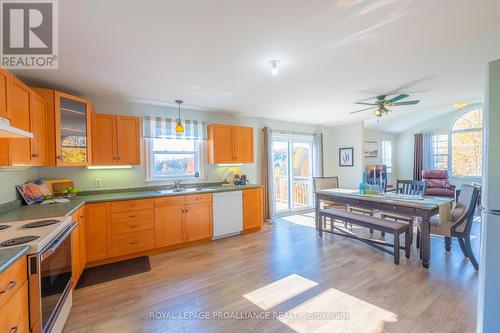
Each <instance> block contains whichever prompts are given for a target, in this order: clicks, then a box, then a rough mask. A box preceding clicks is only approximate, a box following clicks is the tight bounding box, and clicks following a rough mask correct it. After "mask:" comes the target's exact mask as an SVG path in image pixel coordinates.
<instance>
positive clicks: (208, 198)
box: [186, 194, 212, 205]
mask: <svg viewBox="0 0 500 333" xmlns="http://www.w3.org/2000/svg"><path fill="white" fill-rule="evenodd" d="M205 202H212V194H193V195H187V196H186V205H189V204H198V203H205Z"/></svg>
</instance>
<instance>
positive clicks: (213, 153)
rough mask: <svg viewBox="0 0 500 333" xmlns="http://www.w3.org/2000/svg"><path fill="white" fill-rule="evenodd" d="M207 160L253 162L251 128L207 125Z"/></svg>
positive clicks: (215, 162)
mask: <svg viewBox="0 0 500 333" xmlns="http://www.w3.org/2000/svg"><path fill="white" fill-rule="evenodd" d="M208 162H209V163H211V164H220V163H227V164H235V163H254V146H253V128H252V127H242V126H231V125H219V124H212V125H209V126H208Z"/></svg>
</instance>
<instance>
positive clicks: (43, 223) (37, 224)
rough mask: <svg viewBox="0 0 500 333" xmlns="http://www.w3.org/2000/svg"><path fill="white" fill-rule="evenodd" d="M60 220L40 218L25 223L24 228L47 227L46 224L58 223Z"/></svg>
mask: <svg viewBox="0 0 500 333" xmlns="http://www.w3.org/2000/svg"><path fill="white" fill-rule="evenodd" d="M58 222H59V221H58V220H40V221H35V222H31V223H28V224H25V225H23V228H38V227H45V226H46V225H51V224H55V223H58Z"/></svg>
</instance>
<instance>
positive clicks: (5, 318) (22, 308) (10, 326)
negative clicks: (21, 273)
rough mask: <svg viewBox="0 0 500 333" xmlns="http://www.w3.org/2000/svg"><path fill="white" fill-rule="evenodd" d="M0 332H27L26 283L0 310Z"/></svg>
mask: <svg viewBox="0 0 500 333" xmlns="http://www.w3.org/2000/svg"><path fill="white" fill-rule="evenodd" d="M0 332H17V333H28V332H29V323H28V283H27V282H25V283H24V285H23V286H22V287H21V288H19V289H18V290H17V291H16V293H15V294H14V295H12V297H11V298H10V299H9V301H8V302H7V303H5V305H4V306H3V307H2V308H0Z"/></svg>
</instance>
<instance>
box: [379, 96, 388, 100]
mask: <svg viewBox="0 0 500 333" xmlns="http://www.w3.org/2000/svg"><path fill="white" fill-rule="evenodd" d="M386 97H387V95H379V96H377V99H378V100H379V101H383V100H384V99H385V98H386Z"/></svg>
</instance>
